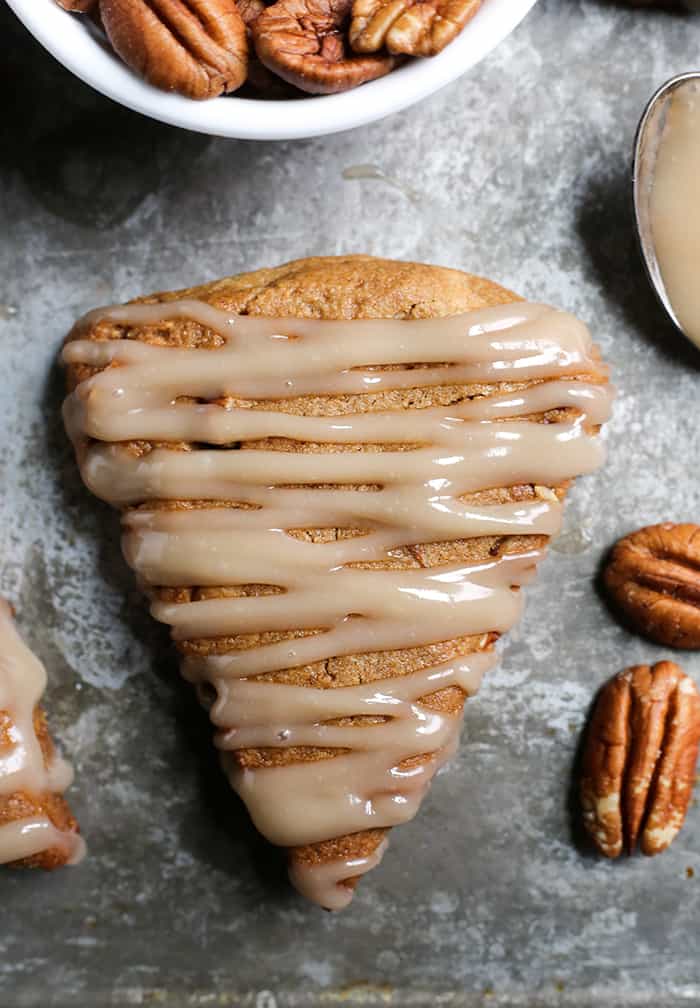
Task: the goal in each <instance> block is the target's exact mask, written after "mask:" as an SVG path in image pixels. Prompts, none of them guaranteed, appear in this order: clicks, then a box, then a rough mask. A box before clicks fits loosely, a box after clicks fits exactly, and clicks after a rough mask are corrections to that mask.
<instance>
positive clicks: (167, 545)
mask: <svg viewBox="0 0 700 1008" xmlns="http://www.w3.org/2000/svg"><path fill="white" fill-rule="evenodd" d="M170 319H186V320H189V321H193V322H196V323H198V324H199V325H201V326H202V327H204V328H206V329H208V330H211V331H213V332H214V333H217V334H219V335H220V339H219V341H218V343H219V345H217V346H215V347H213V348H208V349H206V350H205V349H198V350H188V349H182V348H177V347H169V346H158V345H154V344H148V343H143V342H139V341H138V340H133V339H122V340H118V339H113V340H110V339H107V340H105V339H100V340H89V339H84V338H80V337H81V335H84V334H87V333H88V331H89V330H90V328H91V327H93V326H94V325H95V323H96V322H98V321H99V320H108V321H110V322H112V323H117V324H120V325H123V326H125V327H131V326H148V325H154V324H157V323H159V322H161V321H163V320H170ZM74 336H75V337H76V338H75V339H74V340H72V341H71V342H69V343H68V344H67V345H66V347H65V349H64V355H63V356H64V360H65V362H66V363H68V364H73V365H75V364H80V365H87V366H90V367H92V368H98V369H102V370H100V371H99V372H98V373H97V374H94V375H93V376H92V377H89V378H87V379H86V380H84V381H82V382H81V383H80V384H79V385H78V386H77V387H76V389H75V390H74V391H73V393H72V394H71V395H70V396H69V397H68V399H67V401H66V405H65V411H64V416H65V421H66V426H67V429H68V432H69V434H70V436H71V438H72V439H73V441H74V444H75V446H76V452H77V455H78V459H79V462H80V466H81V472H82V476H83V479H84V481H85V482H86V484H87V485H88V486H89V487H90V488H91V489H92V490H93V492H94V493H95V494H96V495H97V496H98V497H101V498H102V499H104V500H107V501H109V502H111V503H112V504H114V505H116V506H119V507H122V508H126V509H128V510H126V512H125V514H124V537H123V547H124V554H125V556H126V559H127V561H128V562H129V564H130V565H131V566H132V567H133V568H134V570H135V571H136V572H137V575H138V578H139V581H140V583H141V584H142V585H144V587H145V588H146V589H147V590H148V591H149V593H150V594H151V603H152V604H151V608H152V612H153V615H154V616H155V617H156V618H157V619H159V620H161V621H163V622H165V623H167V624H168V625H170V627H171V628H172V633H173V636H174V637H175V638H176V639H177V640H180V641H183V642H192V641H202V642H204V643H205V644H206V642H217V641H221V642H223V645H224V646H223V647H221V648H219V647H204V648H203V649H202V653H201V654H189V655H188V656H187V657H186V658H185V659H184V663H183V674H184V675H185V677H186V678H187V679H188V680H190V681H191V682H192V683H194V684H195V686H196V687H197V689H198V692H199V693H200V696H201V697H202V699H203V700H204V701H205V702H206V703H207V705H208V706H209V707H210V715H211V719H212V721H213V723H214V725H215V726H216V728H217V735H216V744H217V746H218V747H219V749H220V750H221V752H222V762H223V765H224V768H225V770H226V772H227V774H228V776H229V779H230V781H231V784H232V785H233V787H234V788H235V789H236V790H237V791H238V793H239V794H240V795H241V796H242V797H243V799H244V800H245V802H246V804H247V806H248V809H249V811H250V814H251V816H252V818H253V820H254V822H255V824H256V826H257V827H258V829H259V830H260V831H261V832H262V833H263V834H264V835H265V836H266V837H267V838H268V839H270V840H271V841H272V842H274V843H277V844H281V845H284V846H289V847H297V846H300V845H308V844H314V843H319V842H321V841H325V840H330V839H334V838H337V837H340V836H343V835H345V834H353V833H356V832H359V831H362V830H366V829H369V828H376V827H380V828H384V827H389V826H392V825H395V824H397V823H401V822H405V821H406V820H408V819H410V818H412V817H413V816H414V815H415V813H416V811H417V809H418V806H419V804H420V801H421V799H422V797H423V795H424V793H425V790H426V788H427V786H428V784H429V783H430V780H431V778H432V777H433V775H434V774H435V772H436V770H437V769H438V767H439V766H440V765H441V764H442V763H443V762H444V761H445V759H447V758H448V757H449V755H450V754H451V753H452V752H453V751H454V749H455V747H456V745H457V740H458V735H459V726H460V722H461V715H456V714H453V713H445V712H443V711H441V710H438V709H435V708H434V706H432V705H431V704H429V703H426V702H425V701H426V699H428V698H429V697H430V696H431V695H434V694H436V693H437V692H438V691H439V690H441V689H444V688H446V687H458V688H459V690H461V691H462V693H463V694H464V695H467V696H468V695H471V694H472V693H474V692H475V691H476V689H477V688H478V685H479V681H480V679H481V676H482V675H483V673H484V672H485V671H486V670H487V669H488V668H489V667H490V666H491V665H492V664H493V662H494V661H495V657H494V654H493V652H492V651H490V650H481V651H478V652H477V653H470V654H467V655H465V656H463V657H462V658H453V659H451V660H450V661H448V662H446V663H445V662H442V663H440V664H437V665H436V664H435V663H433V664H432V665H430V666H429V667H421V668H419V669H417V670H415V671H413V672H410V673H409V674H403V675H402V674H401V672H400V671H399V670H392V672H391V674H389V675H387V676H385V677H384V678H382V679H379V680H375V681H372V682H368V683H360V684H357V685H351V686H335V687H333V688H320V687H319V688H317V687H315V686H310V685H305V686H299V685H289V684H287V683H283V682H278V681H270V680H269V678H267V677H270V676H274V675H276V674H277V673H279V672H280V671H281V670H288V669H296V668H301V667H308V666H311V665H313V664H314V663H318V662H321V663H323V662H330V661H332V660H334V659H337V658H339V657H341V656H353V655H363V654H368V653H376V652H391V651H394V650H397V649H405V648H410V649H413V648H421V647H424V646H428V645H434V644H435V645H436V644H439V643H440V642H444V641H451V640H454V639H456V638H460V637H463V636H466V635H476V636H477V638H478V637H481V639H482V641H483V645H482V646H483V647H486V646H487V645H488V642H489V639H490V637H489V635H490V634H493V633H494V632H495V633H501V632H504V631H506V630H508V629H509V628H510V627H511V626H512V625H513V624H514V622H515V621H516V620H517V619H518V617H519V615H520V611H521V606H522V596H521V593H520V592H519V588H520V586H521V585H523V584H526V583H527V582H528V581H529V580H530V578H531V577H532V576H533V574H534V571H535V566H536V563H537V561H538V560H539V559H540V557H541V555H542V549H541V546H539V545H535V546H533V547H532V548H531V549H527V548H525V547H523V548H521V549H520V550H519V551H518V552H512V553H508V552H504V553H501V552H500V551H499V550H496V552H495V553H494V555H493V556H490V557H488V558H487V559H479V560H474V559H464V560H462V561H459V560H454V559H451V560H449V561H448V560H445V561H444V562H441V563H438V564H431V565H430V566H424V565H423V564H422V563H421V562H420V561H416V562H414V563H412V564H411V565H408V566H407V565H406V564H405V563H403V564H397V563H396V557H397V555H398V553H401V551H404V553H405V550H406V548H407V547H409V548H412V547H415V548H416V549H419V548H420V547H421V545H422V544H426V543H433V544H439V543H445V544H447V543H453V542H455V541H466V540H469V539H471V538H475V537H480V536H513V535H516V536H527V535H530V536H538V537H540V538H539V539H537V540H535V543H541V541H542V540H541V537H543V536H551V535H554V534H556V533H557V531H558V529H559V525H560V521H561V503H560V501H559V499H558V497H557V495H556V494H555V493H554V492H553V491H552V490H551V487H556V486H559V485H561V484H562V483H564V482H565V481H566V480H568V479H570V478H572V477H574V476H577V475H579V474H581V473H587V472H590V471H592V470H593V469H595V468H596V467H597V466H598V465H599V464H600V463H601V461H602V447H601V445H600V444H599V442H598V440H597V439H596V437H595V432H596V429H597V427H598V425H599V424H601V423H602V422H603V421H604V420H605V419H606V417H607V416H608V412H609V405H610V391H609V389H608V387H607V384H606V373H605V370H604V369H603V368H602V366H601V364H600V362H599V360H598V357H597V354H596V352H595V349H594V348H593V347H592V345H591V342H590V337H589V334H588V331H587V329H586V328H585V327H584V326H583V325H582V324H581V323H579V322H577V321H576V320H575V319H574V318H573V317H572V316H570V315H568V314H566V313H563V312H558V311H555V310H554V309H551V308H547V307H545V306H542V305H531V304H527V303H524V302H516V303H513V304H508V305H505V306H500V307H498V308H489V309H484V310H480V311H474V312H470V313H468V314H465V315H462V316H454V317H450V318H444V319H432V320H421V321H398V320H378V321H353V322H327V321H317V320H298V319H264V318H249V317H236V316H233V317H232V316H229V315H227V314H226V313H224V312H221V311H218V310H217V309H214V308H212V307H211V306H209V305H205V304H202V303H199V302H192V301H182V302H170V303H167V304H157V305H127V306H124V307H118V308H112V309H104V310H101V311H99V312H97V313H91V315H90V316H87V317H86V319H85V320H83V321H82V322H81V323H79V324H78V326H77V328H76V331H75V333H74ZM464 383H476V384H477V385H478V386H479V388H484V386H485V384H486V385H487V386H490V388H489V389H488V394H484V393H479V394H478V395H474V396H473V397H463V398H462V399H460V400H459V401H454V402H451V403H450V404H448V405H445V406H434V405H433V406H430V407H427V408H418V407H416V408H410V409H405V408H403V409H394V410H391V409H381V410H376V409H373V407H372V404H371V402H370V403H369V404H368V401H367V395H368V393H376V394H378V395H386V394H387V393H391V392H392V391H397V390H407V389H412V388H426V387H432V386H459V385H463V384H464ZM332 396H343V397H350V400H349V401H350V403H351V405H350V407H348V408H345V409H344V410H343V412H342V415H329V413H328V409H327V407H326V406H325V405H324V404H325V403H327V401H328V397H332ZM300 397H301V398H300ZM352 397H357V398H356V399H353V398H352ZM299 402H302V403H303V409H302V410H301V415H300V410H299V408H298V404H299ZM241 403H243V404H241ZM352 403H356V409H355V410H354V411H353V408H352ZM562 410H567V412H566V413H565V414H563V416H562V414H561V411H562ZM552 411H557V416H556V420H557V422H551V423H549V422H541V421H542V420H543V419H544V420H545V421H546V420H547V418H548V416H550V415H551V413H552ZM336 412H337V411H336ZM128 442H138V443H139V444H140V443H143V442H147V443H148V450H147V451H145V452H142V451H135V450H134V449H133V447H130V446H129V444H128ZM154 443H155V446H154ZM163 445H165V447H163ZM168 445H170V446H171V447H168ZM175 446H178V447H179V448H180V449H181V450H173V449H174V447H175ZM239 446H241V447H240V450H239ZM517 484H525V485H527V486H529V487H531V486H533V485H534V486H535V487H536V492H535V494H534V495H532V494H530V496H529V497H528V498H527V499H523V500H522V501H515V502H509V503H492V504H488V505H475V504H474V503H470V502H469V501H468V500H465V499H464V498H465V497H467V495H469V494H474V493H476V492H478V491H483V490H488V489H493V488H501V487H512V486H514V485H517ZM358 488H362V489H358ZM363 490H364V491H365V492H363ZM188 501H191V502H196V504H195V505H194V506H193V507H191V508H189V507H187V505H186V502H188ZM167 502H179V503H178V504H177V505H176V506H168V503H167ZM217 503H220V504H221V505H222V506H217ZM224 505H225V506H224ZM303 529H335V530H347V531H346V534H336V535H334V536H332V537H330V538H329V539H328V541H324V542H317V541H313V540H310V539H309V538H308V537H305V536H304V535H303V534H301V535H300V534H297V533H295V532H294V530H303ZM397 551H398V553H397ZM192 586H195V587H197V588H198V589H202V591H201V592H198V593H195V594H194V595H192V594H191V593H187V592H186V593H185V595H184V596H183V595H182V593H181V592H179V591H178V590H179V589H183V588H186V587H192ZM221 586H228V587H234V588H237V589H239V590H237V591H233V592H232V591H228V592H226V591H224V592H220V591H219V592H217V589H219V588H220V587H221ZM250 586H252V590H250ZM207 588H211V589H212V591H211V592H210V593H209V594H210V595H214V596H217V597H207V592H206V590H205V589H207ZM165 589H170V590H171V591H170V594H169V593H168V591H165ZM173 593H174V594H173ZM291 631H294V632H295V634H296V636H294V637H289V636H287V637H286V639H280V638H285V635H287V634H288V633H289V632H291ZM300 633H303V635H300ZM251 640H252V641H253V642H254V643H253V644H247V643H245V641H251ZM212 652H213V653H212ZM219 652H222V653H219ZM360 718H361V719H362V720H361V721H359V722H358V720H357V719H360ZM292 747H294V751H295V752H297V751H307V750H311V751H313V752H320V751H322V752H323V753H324V754H325V756H327V757H328V758H325V756H324V758H316V759H311V760H309V759H299V760H296V761H294V762H286V763H284V764H280V763H279V762H278V763H277V764H276V765H262V766H249V765H244V766H241V764H240V761H238V760H237V759H236V758H235V757H234V751H240V750H263V751H265V752H268V751H272V752H274V751H278V750H283V749H289V748H292ZM329 751H330V755H328V752H329ZM384 848H385V843H384V842H383V843H382V844H381V845H380V846H379V847H378V848H376V850H374V852H373V853H371V854H370V855H368V856H367V857H362V858H357V857H354V858H348V859H347V860H344V859H342V858H341V859H337V860H334V861H326V862H317V863H302V862H300V861H298V860H296V861H293V863H292V869H291V876H292V880H293V882H294V884H295V885H297V887H298V888H299V889H300V890H301V891H302V892H303V893H304V894H305V895H307V896H308V897H309V898H311V899H314V900H316V901H317V902H320V903H322V904H323V905H324V906H327V907H331V908H337V907H340V906H344V905H345V904H346V903H347V902H349V900H350V898H351V896H352V889H351V887H350V886H348V885H347V884H345V883H347V881H348V880H349V879H353V878H355V877H357V876H359V875H361V874H363V873H364V872H365V871H368V870H369V869H370V868H371V867H373V866H374V865H375V864H377V863H378V862H379V860H380V859H381V856H382V854H383V851H384Z"/></svg>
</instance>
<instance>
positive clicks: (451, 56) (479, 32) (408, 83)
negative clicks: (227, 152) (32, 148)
mask: <svg viewBox="0 0 700 1008" xmlns="http://www.w3.org/2000/svg"><path fill="white" fill-rule="evenodd" d="M535 2H536V0H273V2H270V0H8V3H9V5H10V7H12V8H13V10H14V11H15V13H16V14H17V15H18V17H19V18H20V19H21V20H22V21H23V22H24V24H25V25H26V27H27V28H28V29H29V31H31V32H32V34H33V35H34V36H35V37H36V38H37V39H38V40H39V42H41V43H42V45H43V46H44V47H45V48H46V49H48V51H49V52H50V53H52V54H53V55H54V56H55V57H56V58H57V59H58V60H59V61H60V62H61V63H63V65H64V66H66V67H67V68H68V69H69V70H71V71H72V72H73V73H75V74H76V76H78V77H80V78H81V79H82V80H84V81H85V82H86V83H88V84H90V85H91V86H92V87H94V88H96V89H97V90H98V91H101V92H102V93H103V94H105V95H107V96H108V97H110V98H113V99H114V100H116V101H118V102H120V103H121V104H122V105H126V106H127V107H129V108H132V109H135V110H136V111H138V112H142V113H144V114H145V115H149V116H151V117H152V118H154V119H159V120H161V121H162V122H167V123H171V124H173V125H175V126H182V127H185V128H186V129H192V130H197V131H199V132H201V133H210V134H213V135H218V136H228V137H237V138H240V139H251V140H285V139H293V138H295V137H311V136H321V135H323V134H326V133H335V132H338V131H340V130H345V129H352V128H353V127H355V126H361V125H363V124H365V123H369V122H373V121H375V120H377V119H381V118H382V117H384V116H386V115H389V114H390V113H392V112H397V111H399V110H400V109H403V108H407V107H408V106H409V105H412V104H414V103H415V102H417V101H419V100H420V99H422V98H425V97H426V96H427V95H429V94H432V93H433V92H434V91H437V90H438V89H439V88H441V87H443V86H444V85H445V84H448V83H449V82H450V81H453V80H455V79H456V78H457V77H459V76H460V74H463V73H464V72H465V71H466V70H468V69H469V68H470V67H471V66H473V65H474V64H475V63H476V62H478V61H479V60H480V59H482V58H483V57H484V56H485V55H486V54H487V53H488V52H490V51H491V50H492V49H493V48H494V47H495V46H496V45H497V44H498V43H499V42H500V41H501V40H502V39H503V38H505V36H506V35H508V34H509V33H510V32H511V31H512V30H513V29H514V28H515V26H516V25H517V24H518V23H519V22H520V21H521V20H522V18H524V17H525V15H526V14H527V12H528V10H529V9H530V8H531V7H532V6H533V4H534V3H535Z"/></svg>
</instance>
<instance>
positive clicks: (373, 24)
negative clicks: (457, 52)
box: [349, 0, 482, 56]
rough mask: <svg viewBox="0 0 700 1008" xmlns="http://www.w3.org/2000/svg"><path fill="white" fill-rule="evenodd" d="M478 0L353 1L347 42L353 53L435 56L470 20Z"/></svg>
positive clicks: (479, 2)
mask: <svg viewBox="0 0 700 1008" xmlns="http://www.w3.org/2000/svg"><path fill="white" fill-rule="evenodd" d="M481 2H482V0H355V2H354V3H353V8H352V20H351V22H350V33H349V34H350V45H351V46H352V48H353V49H354V50H355V52H360V53H372V52H377V50H378V49H381V48H382V47H383V46H385V47H386V49H387V50H388V52H390V53H395V54H404V55H406V56H435V55H437V53H439V52H441V51H442V50H443V49H444V48H445V46H446V45H447V44H448V42H451V41H452V39H454V38H455V37H456V36H457V35H459V33H460V32H461V30H462V28H464V26H465V24H466V23H467V21H470V20H471V19H472V18H473V17H474V15H475V14H476V12H477V11H478V9H479V7H480V6H481Z"/></svg>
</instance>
